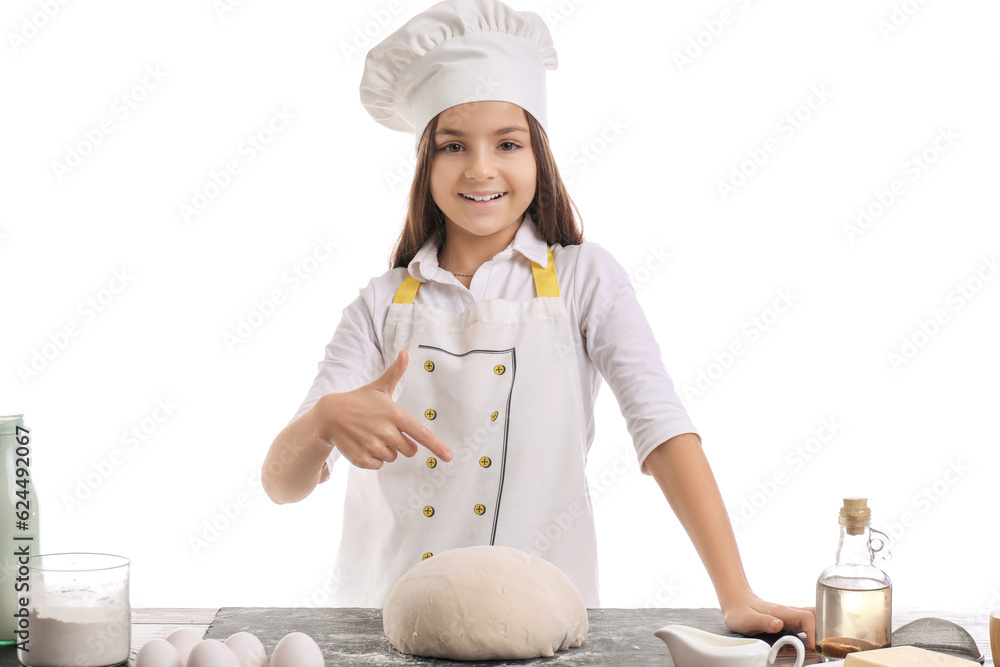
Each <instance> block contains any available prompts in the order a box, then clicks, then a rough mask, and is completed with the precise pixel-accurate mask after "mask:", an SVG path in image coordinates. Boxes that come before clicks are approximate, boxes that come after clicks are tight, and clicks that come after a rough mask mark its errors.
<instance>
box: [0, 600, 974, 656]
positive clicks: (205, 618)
mask: <svg viewBox="0 0 1000 667" xmlns="http://www.w3.org/2000/svg"><path fill="white" fill-rule="evenodd" d="M219 611H220V610H219V609H159V608H152V609H133V610H132V657H133V658H134V657H135V653H136V652H137V651H138V650H139V648H141V647H142V645H143V644H145V643H146V642H147V641H149V640H150V639H156V638H165V637H166V636H167V635H169V634H170V633H171V632H173V631H174V630H176V629H178V628H185V627H186V628H193V629H195V630H197V631H198V632H200V633H202V635H203V636H204V635H205V634H208V635H209V636H216V635H220V633H221V635H220V636H222V637H223V638H224V635H225V634H226V633H228V632H229V630H230V629H232V627H241V629H247V630H249V631H251V632H254V631H255V630H256V631H257V632H258V633H259V632H260V631H261V629H260V628H254V627H246V628H242V626H240V623H241V620H240V619H241V618H250V617H259V616H260V615H261V614H264V616H273V617H274V618H285V617H287V615H288V614H296V613H300V614H307V615H311V616H312V617H313V618H325V617H327V616H330V617H332V616H337V617H339V618H343V617H345V616H346V617H357V618H358V619H359V620H358V622H359V623H365V624H366V626H365V627H366V628H367V630H366V633H367V634H368V635H372V636H371V637H368V638H367V639H368V640H371V641H375V640H380V641H381V640H382V638H381V637H376V636H374V635H375V630H374V629H373V625H376V624H377V621H378V619H380V612H379V611H378V610H365V609H361V610H343V609H327V610H323V609H314V610H277V609H275V610H274V614H268V613H267V612H269V610H268V609H252V608H224V609H222V614H219ZM685 612H687V613H691V614H696V615H697V614H701V615H704V614H710V615H711V614H718V610H668V609H640V610H610V609H608V610H601V609H592V610H590V612H589V613H590V616H591V619H592V620H591V628H592V633H591V636H589V637H588V641H589V640H590V639H591V638H594V639H595V640H597V639H599V637H598V634H599V633H600V631H601V628H600V624H601V623H602V619H603V618H604V617H605V615H606V616H607V617H608V618H610V617H615V618H630V619H636V618H642V619H647V620H649V621H653V624H654V625H655V624H656V623H658V622H660V621H661V620H664V619H668V618H669V619H671V622H673V619H674V618H675V617H676V616H677V615H678V614H682V613H685ZM217 614H218V615H219V620H216V616H217ZM926 616H933V617H937V618H944V619H947V620H950V621H953V622H955V623H958V624H959V625H961V626H962V627H964V628H965V629H966V630H968V631H969V633H970V634H971V635H972V637H973V638H974V639H975V640H976V643H977V644H978V645H979V649H980V650H981V651H982V652H983V655H984V656H986V665H987V666H992V665H993V661H992V660H991V659H990V645H989V621H988V618H987V617H986V615H985V614H967V613H954V612H946V611H940V610H913V609H894V610H893V627H899V626H901V625H904V624H906V623H908V622H910V621H912V620H915V619H918V618H923V617H926ZM661 617H662V618H661ZM719 618H721V616H719ZM213 621H216V623H215V625H214V628H215V630H214V631H213V630H212V629H211V628H212V627H213ZM234 623H235V625H234ZM664 624H666V623H664ZM692 624H694V623H692ZM647 625H648V623H647ZM227 626H228V627H227ZM291 626H295V621H294V620H293V621H291ZM295 629H304V627H303V628H299V627H295ZM272 634H273V630H272ZM633 634H634V635H635V636H634V637H631V636H623V639H624V642H625V644H628V645H630V646H632V645H636V644H643V653H642V655H643V656H644V657H647V656H648V657H649V660H650V664H658V665H662V666H663V667H667V666H668V665H671V664H672V663H671V662H670V660H669V652H668V651H667V649H666V646H664V645H663V644H662V643H661V642H660V640H658V639H656V638H655V637H654V638H652V641H648V640H649V638H648V637H646V634H647V633H646V630H645V629H643V628H638V629H636V630H635V631H634V632H633ZM275 636H280V635H275ZM262 638H263V636H262ZM360 639H361V638H359V641H360ZM772 640H773V638H772ZM265 645H267V649H268V654H270V652H271V650H273V648H274V642H273V641H265ZM584 646H586V643H585V645H584ZM634 648H635V649H636V650H637V651H638V646H635V647H634ZM11 654H12V652H11V651H9V650H8V649H4V652H3V653H2V654H0V667H3V666H6V665H12V666H13V665H16V664H17V662H16V659H15V660H13V661H12V659H11V657H10V656H11ZM558 655H559V657H557V658H550V659H541V660H538V661H526V662H524V661H522V662H514V663H511V664H520V665H525V664H534V663H536V662H537V664H544V663H545V662H559V663H562V664H568V665H572V664H577V663H578V661H577V660H575V659H573V658H574V655H573V652H572V651H564V652H562V653H560V654H558ZM636 655H639V653H636V654H633V656H632V657H628V656H623V660H622V661H621V663H620V664H641V663H637V662H636V660H635V656H636ZM781 655H782V658H781V659H780V662H779V664H781V665H791V664H792V660H791V658H787V657H784V656H786V653H785V652H784V650H783V651H782V654H781ZM397 657H398V658H399V660H398V664H420V663H427V664H449V663H448V661H435V660H418V659H414V658H407V657H404V656H400V655H398V654H397ZM817 663H818V659H817V658H816V655H815V653H813V652H812V651H807V653H806V664H807V665H809V664H817ZM327 664H328V665H332V664H339V662H331V661H330V660H328V661H327ZM379 664H392V663H389V662H385V661H384V660H380V661H379ZM450 664H456V665H461V664H468V663H450ZM491 664H493V665H497V664H500V663H491ZM579 664H587V663H586V662H585V661H584V662H582V663H579ZM607 664H609V665H610V664H615V663H607ZM129 665H130V666H131V665H132V661H131V660H130V661H129Z"/></svg>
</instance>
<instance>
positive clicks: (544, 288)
mask: <svg viewBox="0 0 1000 667" xmlns="http://www.w3.org/2000/svg"><path fill="white" fill-rule="evenodd" d="M548 252H549V261H548V262H547V263H546V264H545V267H544V268H543V267H541V266H539V265H538V264H537V263H535V262H532V263H531V273H532V274H533V275H534V276H535V292H537V294H538V296H559V280H558V279H557V278H556V262H555V260H554V259H553V258H552V248H551V247H549V249H548Z"/></svg>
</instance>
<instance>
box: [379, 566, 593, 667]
mask: <svg viewBox="0 0 1000 667" xmlns="http://www.w3.org/2000/svg"><path fill="white" fill-rule="evenodd" d="M382 626H383V628H384V629H385V634H386V637H387V638H388V639H389V641H390V642H391V643H392V645H393V646H395V647H396V649H397V650H398V651H400V652H401V653H409V654H412V655H422V656H427V657H433V658H449V659H451V660H517V659H522V658H537V657H540V656H552V655H554V654H555V652H556V651H561V650H563V649H565V648H569V647H571V646H572V647H576V646H579V645H580V644H582V643H583V639H584V637H586V636H587V608H586V607H585V606H584V604H583V598H582V597H580V593H579V592H578V591H577V590H576V588H575V587H574V586H573V583H572V582H571V581H570V580H569V577H567V576H566V575H565V574H563V572H562V571H561V570H560V569H559V568H557V567H556V566H555V565H553V564H552V563H549V562H548V561H546V560H543V559H541V558H538V557H536V556H532V555H530V554H527V553H525V552H523V551H519V550H518V549H511V548H509V547H496V546H494V547H489V546H485V547H466V548H464V549H452V550H451V551H445V552H442V553H440V554H436V555H434V556H431V557H430V558H428V559H427V560H425V561H422V562H420V563H418V564H417V565H415V566H413V567H412V568H410V570H409V571H407V573H406V574H404V575H403V576H402V577H400V579H399V581H398V582H396V585H395V586H394V587H393V589H392V591H391V592H390V593H389V597H388V598H387V599H386V601H385V609H384V610H383V611H382Z"/></svg>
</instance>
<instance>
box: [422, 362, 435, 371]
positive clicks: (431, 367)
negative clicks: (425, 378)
mask: <svg viewBox="0 0 1000 667" xmlns="http://www.w3.org/2000/svg"><path fill="white" fill-rule="evenodd" d="M424 370H425V371H428V372H430V371H432V370H434V362H433V361H425V362H424Z"/></svg>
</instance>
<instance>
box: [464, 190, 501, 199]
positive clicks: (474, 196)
mask: <svg viewBox="0 0 1000 667" xmlns="http://www.w3.org/2000/svg"><path fill="white" fill-rule="evenodd" d="M505 194H507V193H506V192H497V193H495V194H492V195H481V196H480V195H467V194H465V193H462V196H463V197H465V198H466V199H468V200H469V201H492V200H494V199H499V198H500V197H503V196H504V195H505Z"/></svg>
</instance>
